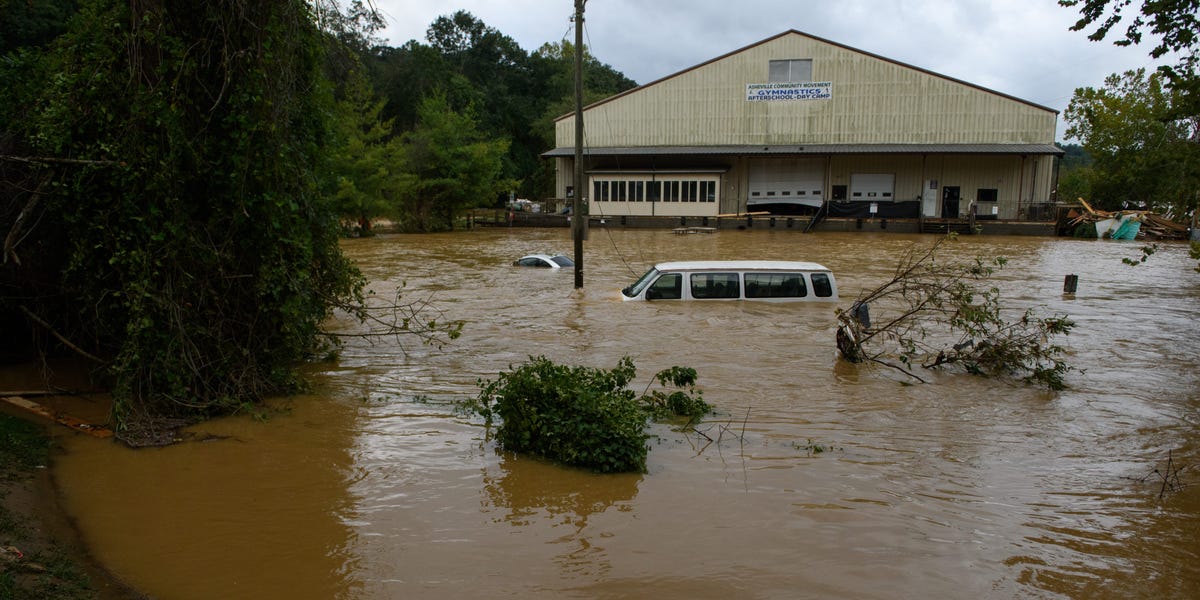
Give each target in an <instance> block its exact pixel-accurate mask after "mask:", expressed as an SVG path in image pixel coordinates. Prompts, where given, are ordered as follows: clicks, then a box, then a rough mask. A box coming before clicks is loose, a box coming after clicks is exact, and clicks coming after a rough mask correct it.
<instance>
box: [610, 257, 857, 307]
mask: <svg viewBox="0 0 1200 600" xmlns="http://www.w3.org/2000/svg"><path fill="white" fill-rule="evenodd" d="M621 298H622V299H624V300H759V301H764V302H833V301H836V300H837V299H838V291H837V282H835V281H834V279H833V273H832V272H831V271H830V270H829V269H826V268H825V267H823V266H821V265H819V264H817V263H811V262H796V261H782V260H708V261H689V262H665V263H659V264H657V265H654V267H653V268H651V269H650V270H649V271H646V274H645V275H642V276H641V278H639V279H638V280H637V281H636V282H634V284H633V285H631V286H629V287H627V288H625V289H623V290H621Z"/></svg>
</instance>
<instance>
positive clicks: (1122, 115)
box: [1060, 69, 1200, 217]
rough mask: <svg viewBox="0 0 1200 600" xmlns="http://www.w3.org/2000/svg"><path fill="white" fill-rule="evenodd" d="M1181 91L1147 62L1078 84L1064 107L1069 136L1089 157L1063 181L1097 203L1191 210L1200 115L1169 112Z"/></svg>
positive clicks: (1199, 170) (1198, 180)
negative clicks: (1095, 83) (1099, 84)
mask: <svg viewBox="0 0 1200 600" xmlns="http://www.w3.org/2000/svg"><path fill="white" fill-rule="evenodd" d="M1181 96H1182V94H1181V92H1179V91H1177V90H1172V89H1168V88H1166V87H1165V86H1164V85H1163V81H1162V75H1160V74H1158V73H1153V74H1150V75H1149V76H1147V74H1146V72H1145V70H1144V69H1139V70H1136V71H1129V72H1127V73H1124V74H1123V75H1111V76H1109V77H1108V78H1107V79H1106V80H1105V82H1104V87H1103V88H1100V89H1094V88H1090V87H1089V88H1080V89H1078V90H1075V97H1074V98H1072V100H1071V104H1070V106H1068V107H1067V110H1066V113H1065V114H1064V118H1065V119H1066V121H1067V123H1068V124H1069V127H1068V129H1067V137H1069V138H1074V139H1078V140H1080V141H1081V142H1082V143H1083V148H1084V149H1085V150H1086V152H1087V154H1088V155H1089V156H1090V157H1091V158H1092V164H1091V165H1090V166H1085V167H1080V168H1078V169H1074V170H1069V171H1068V172H1067V175H1068V177H1066V178H1065V180H1064V181H1061V182H1060V185H1069V186H1071V188H1070V189H1071V192H1072V193H1075V194H1077V195H1078V196H1081V197H1084V198H1086V199H1087V200H1088V201H1089V202H1091V204H1092V205H1093V206H1095V207H1096V208H1102V209H1107V210H1117V209H1122V208H1136V209H1148V210H1154V211H1156V212H1160V213H1163V214H1167V215H1172V216H1176V217H1183V216H1186V215H1188V214H1190V213H1191V211H1192V209H1193V208H1194V207H1195V205H1196V193H1197V190H1200V145H1198V144H1197V143H1196V141H1197V140H1198V139H1200V117H1192V118H1183V119H1177V118H1173V117H1172V115H1175V114H1177V112H1178V111H1177V107H1179V106H1180V104H1182V103H1183V102H1184V100H1183V99H1182V97H1181ZM1064 199H1070V200H1073V199H1074V198H1073V197H1068V198H1064Z"/></svg>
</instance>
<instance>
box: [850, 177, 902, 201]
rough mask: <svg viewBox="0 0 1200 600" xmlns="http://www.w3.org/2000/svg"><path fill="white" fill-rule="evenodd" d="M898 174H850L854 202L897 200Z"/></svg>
mask: <svg viewBox="0 0 1200 600" xmlns="http://www.w3.org/2000/svg"><path fill="white" fill-rule="evenodd" d="M895 187H896V176H895V175H894V174H892V173H854V174H852V175H850V200H851V201H852V202H893V201H895V199H896V198H895V195H896V194H895Z"/></svg>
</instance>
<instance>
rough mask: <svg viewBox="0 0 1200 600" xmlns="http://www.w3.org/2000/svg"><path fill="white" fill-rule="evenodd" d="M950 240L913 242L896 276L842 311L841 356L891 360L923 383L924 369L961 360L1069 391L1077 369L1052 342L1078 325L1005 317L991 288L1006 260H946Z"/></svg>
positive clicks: (978, 370)
mask: <svg viewBox="0 0 1200 600" xmlns="http://www.w3.org/2000/svg"><path fill="white" fill-rule="evenodd" d="M945 242H946V239H945V238H944V239H943V240H941V241H939V242H938V243H936V244H934V245H932V246H930V247H928V248H925V249H921V248H918V247H916V246H914V247H913V248H912V249H910V250H909V251H908V252H907V253H905V255H904V256H903V257H901V259H900V261H899V263H898V264H897V266H896V271H895V273H894V274H893V276H892V279H891V280H889V281H887V282H885V283H884V284H883V285H880V286H879V287H877V288H875V289H873V290H870V291H867V292H864V293H863V294H862V295H861V296H859V298H858V299H857V300H856V301H855V303H854V305H853V306H852V307H851V308H850V310H845V311H843V310H839V311H838V330H837V334H836V335H837V347H838V351H839V353H840V355H841V357H842V358H843V359H845V360H847V361H849V362H853V363H861V362H872V363H876V364H881V365H885V366H888V367H891V368H893V369H897V370H899V371H902V372H903V373H905V374H907V375H909V376H911V377H913V378H915V379H917V380H920V381H924V380H923V379H922V378H921V377H920V376H919V375H917V374H916V373H914V370H915V368H916V367H917V366H920V367H922V368H925V369H935V368H939V367H942V366H944V365H961V366H963V367H965V369H966V370H967V372H969V373H972V374H975V375H981V376H988V377H996V376H1008V375H1014V374H1019V375H1023V376H1024V379H1025V380H1026V381H1029V382H1034V383H1039V384H1041V385H1045V386H1047V387H1048V388H1050V389H1056V390H1057V389H1062V388H1063V387H1064V386H1065V382H1064V380H1063V378H1064V377H1065V375H1066V374H1067V373H1068V372H1069V371H1070V370H1072V367H1071V366H1070V365H1069V364H1067V362H1066V361H1065V360H1064V359H1063V354H1064V353H1065V349H1064V348H1062V347H1061V346H1058V345H1057V344H1055V343H1053V342H1052V341H1051V340H1052V338H1053V337H1055V336H1059V335H1067V334H1068V333H1070V331H1071V329H1072V328H1073V327H1074V323H1072V322H1071V321H1070V320H1069V319H1067V318H1066V317H1065V316H1054V317H1039V316H1037V315H1035V314H1034V313H1033V311H1032V310H1026V311H1024V312H1023V313H1021V314H1020V316H1019V317H1018V318H1016V319H1008V318H1006V317H1005V316H1004V315H1003V313H1004V312H1005V311H1003V310H1002V307H1001V304H1000V291H999V289H998V288H996V287H994V286H993V287H984V284H985V282H986V280H987V278H988V277H990V276H991V275H992V274H993V273H994V272H995V270H996V269H998V268H1002V267H1003V266H1004V265H1005V262H1006V261H1005V260H1004V259H1003V258H993V259H991V260H987V261H985V260H984V259H981V258H977V259H975V260H974V261H967V262H954V261H951V262H945V261H941V260H939V259H938V257H937V250H938V248H939V247H940V246H941V245H942V244H943V243H945ZM869 307H875V308H876V309H877V310H879V309H882V310H884V311H887V312H886V313H883V314H886V315H887V316H886V317H885V318H882V319H880V318H872V317H870V311H869ZM881 312H882V311H881Z"/></svg>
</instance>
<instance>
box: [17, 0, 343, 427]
mask: <svg viewBox="0 0 1200 600" xmlns="http://www.w3.org/2000/svg"><path fill="white" fill-rule="evenodd" d="M82 4H83V6H82V8H81V9H80V11H79V12H78V13H77V14H76V15H75V17H74V18H73V19H72V20H71V21H70V24H69V26H68V28H67V32H66V33H65V34H64V35H62V36H60V37H59V38H58V39H57V40H55V42H54V43H53V44H52V45H51V46H50V47H49V50H48V51H46V52H44V53H40V52H30V51H20V52H16V53H11V54H9V55H8V56H7V57H6V58H5V60H4V62H3V63H2V66H0V111H2V112H0V131H2V133H0V141H2V142H3V144H4V147H3V149H2V150H0V154H3V155H7V156H10V157H11V156H19V157H25V158H22V159H20V160H17V159H9V160H5V161H4V162H3V164H4V169H5V170H4V172H3V173H2V174H0V175H2V177H0V179H2V180H3V182H4V185H5V187H4V196H3V199H4V207H3V212H2V213H0V214H2V215H3V216H4V221H3V230H4V231H5V232H9V236H8V237H7V238H6V240H5V246H4V258H5V262H4V265H3V269H4V270H3V272H2V273H0V275H2V277H3V283H4V287H3V288H0V290H2V292H3V293H2V294H0V313H4V314H7V315H11V314H14V313H24V314H33V315H40V321H41V322H42V323H44V324H45V325H46V326H47V327H45V329H48V330H53V331H54V332H55V333H57V334H60V335H61V336H62V338H63V339H70V340H73V341H74V345H75V347H76V348H77V349H80V350H85V351H86V352H87V353H88V354H90V355H91V356H93V357H95V358H97V359H99V360H100V361H103V365H104V366H105V372H106V373H107V374H108V375H109V376H110V377H111V379H112V383H113V395H114V400H115V402H116V409H115V410H116V417H117V419H118V424H119V426H120V427H121V429H122V431H126V430H127V428H128V427H129V426H130V425H131V424H132V423H134V422H136V421H138V420H140V418H141V417H152V416H154V417H157V416H183V417H194V416H203V415H209V414H213V413H216V412H223V411H228V410H231V409H234V408H236V407H237V406H239V405H240V404H242V403H244V402H250V401H255V400H257V399H259V398H261V397H262V396H263V395H265V394H271V393H276V392H280V391H284V390H288V389H292V388H293V387H294V385H295V384H296V380H295V378H294V371H293V369H294V367H295V365H296V364H297V363H298V362H299V361H302V360H304V359H305V358H306V357H308V356H310V353H311V352H313V350H314V349H315V347H316V344H317V343H318V341H319V340H320V337H319V330H318V326H319V324H320V323H321V322H322V320H323V319H324V318H325V317H326V316H327V315H328V314H329V311H330V310H331V307H332V306H334V305H336V304H338V303H341V302H345V301H347V300H352V299H354V298H356V297H358V294H359V290H360V288H361V284H362V280H361V277H360V275H359V274H358V273H357V271H356V269H354V268H353V267H352V265H350V264H348V262H347V261H346V260H345V259H344V257H343V256H342V255H341V253H340V250H339V248H338V227H337V220H336V216H337V215H336V212H335V211H334V206H333V205H332V204H331V202H330V200H329V199H328V198H327V197H326V196H325V195H323V194H321V192H320V182H321V181H322V174H323V173H325V172H326V171H327V170H328V166H329V162H328V156H327V152H326V150H327V149H328V147H329V145H330V142H331V140H332V139H333V137H332V129H333V128H332V124H331V120H330V119H331V115H333V114H334V103H333V98H332V94H331V93H330V85H329V84H328V83H327V80H326V78H325V77H324V75H323V65H324V63H323V60H324V57H325V56H326V53H325V51H326V48H327V44H328V42H329V40H328V38H327V37H326V36H324V35H323V34H322V33H321V32H320V31H319V30H318V28H317V26H316V24H315V22H314V20H313V14H312V7H311V6H310V5H309V3H307V2H305V1H304V0H275V1H272V2H266V1H261V2H245V1H242V0H226V1H214V2H205V3H199V4H197V3H193V2H184V1H182V0H165V1H163V2H157V3H130V2H124V1H121V0H89V1H86V2H83V3H82ZM30 327H31V329H33V330H34V331H35V332H40V331H41V330H42V329H43V327H41V326H30ZM39 335H40V333H39Z"/></svg>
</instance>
